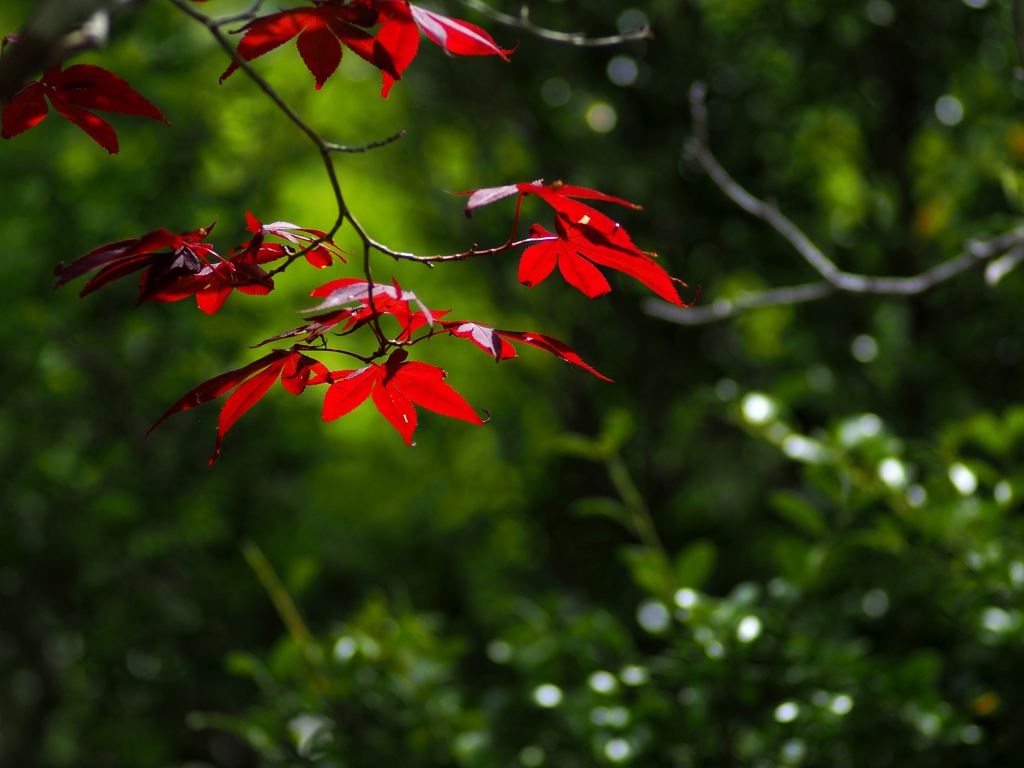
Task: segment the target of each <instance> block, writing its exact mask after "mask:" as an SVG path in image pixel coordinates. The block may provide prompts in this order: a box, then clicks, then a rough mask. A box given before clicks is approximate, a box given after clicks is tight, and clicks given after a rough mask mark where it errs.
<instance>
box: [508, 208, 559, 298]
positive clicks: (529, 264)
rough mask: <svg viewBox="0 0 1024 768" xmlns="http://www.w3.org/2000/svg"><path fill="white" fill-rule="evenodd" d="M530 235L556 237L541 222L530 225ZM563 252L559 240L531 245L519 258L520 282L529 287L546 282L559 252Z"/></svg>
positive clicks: (556, 261)
mask: <svg viewBox="0 0 1024 768" xmlns="http://www.w3.org/2000/svg"><path fill="white" fill-rule="evenodd" d="M530 236H531V237H535V238H540V237H555V235H553V234H552V233H550V232H546V231H545V230H544V228H543V227H541V226H540V225H539V224H534V225H533V226H532V227H530ZM561 252H562V247H561V245H560V244H559V242H558V241H557V240H550V241H547V242H543V243H538V244H537V245H531V246H530V247H529V248H527V249H526V250H525V251H523V256H522V258H521V259H520V260H519V282H520V283H522V284H523V285H525V286H526V287H527V288H532V287H533V286H535V285H539V284H540V283H542V282H544V280H546V279H547V276H548V275H550V274H551V271H552V270H553V269H554V268H555V265H556V264H557V263H558V254H559V253H561Z"/></svg>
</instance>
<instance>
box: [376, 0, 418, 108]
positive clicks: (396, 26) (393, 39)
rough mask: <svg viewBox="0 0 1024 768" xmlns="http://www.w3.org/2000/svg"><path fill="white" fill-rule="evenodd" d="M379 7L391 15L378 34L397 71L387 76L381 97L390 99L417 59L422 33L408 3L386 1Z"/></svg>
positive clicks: (378, 44)
mask: <svg viewBox="0 0 1024 768" xmlns="http://www.w3.org/2000/svg"><path fill="white" fill-rule="evenodd" d="M376 5H377V7H379V8H380V9H381V11H382V12H383V13H387V14H388V19H387V21H385V22H384V24H383V26H381V28H380V30H379V31H378V32H377V42H376V46H378V47H379V48H380V49H381V50H382V51H383V53H384V54H385V55H386V56H387V58H388V59H389V60H390V61H391V64H392V66H393V69H394V71H393V72H388V71H385V72H384V87H383V89H382V90H381V96H383V97H384V98H387V97H388V93H389V92H390V91H391V86H392V85H393V84H394V82H395V80H401V79H402V72H404V71H405V68H406V67H408V66H409V64H411V63H412V60H413V59H414V58H416V51H417V50H418V49H419V45H420V29H419V27H417V26H416V22H415V20H414V19H413V17H412V13H411V11H410V6H409V3H407V2H405V1H404V0H385V1H384V2H378V3H377V4H376Z"/></svg>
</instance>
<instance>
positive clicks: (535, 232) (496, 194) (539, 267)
mask: <svg viewBox="0 0 1024 768" xmlns="http://www.w3.org/2000/svg"><path fill="white" fill-rule="evenodd" d="M463 194H468V195H470V198H469V201H468V202H467V203H466V215H467V216H470V215H472V213H473V211H474V210H476V209H477V208H482V207H483V206H485V205H490V204H491V203H494V202H497V201H498V200H502V199H504V198H506V197H511V196H512V195H518V196H519V198H518V200H517V203H516V220H517V222H518V219H519V205H520V204H521V203H522V199H523V197H524V196H525V195H536V196H537V197H539V198H540V199H541V200H543V201H544V202H546V203H548V204H549V205H550V206H551V207H552V208H554V209H555V232H548V231H547V230H546V229H544V228H543V227H542V226H540V225H539V224H534V225H533V226H532V227H530V238H531V239H532V240H537V244H536V245H531V246H530V247H529V248H527V249H526V251H524V252H523V256H522V258H521V259H520V261H519V282H521V283H522V284H523V285H525V286H527V287H528V288H529V287H532V286H534V285H537V284H538V283H540V282H542V281H543V280H544V279H546V278H547V277H548V275H550V274H551V272H552V271H553V270H554V268H555V265H556V264H557V266H558V269H559V271H560V272H561V273H562V277H564V278H565V279H566V282H568V283H569V284H570V285H572V286H574V287H576V288H578V289H579V290H580V291H582V292H583V293H584V294H586V295H587V296H589V297H590V298H592V299H593V298H596V297H598V296H603V295H604V294H606V293H608V292H609V291H610V290H611V286H609V285H608V281H607V280H606V279H605V277H604V275H602V274H601V271H600V270H599V269H597V267H595V266H594V264H600V265H601V266H604V267H611V268H612V269H617V270H618V271H620V272H625V273H626V274H627V275H630V276H632V277H635V278H636V279H637V280H639V281H640V282H641V283H643V284H644V285H646V286H647V287H648V288H650V289H651V290H652V291H654V292H655V293H656V294H658V295H659V296H661V298H663V299H665V300H666V301H670V302H672V303H673V304H677V305H680V306H682V304H683V302H682V300H681V299H680V298H679V294H678V293H677V292H676V288H675V286H674V285H673V283H680V284H681V285H683V286H684V287H685V286H686V284H685V283H682V282H681V281H680V280H677V279H676V278H673V277H670V276H669V274H668V273H667V272H666V271H665V270H664V269H662V268H661V267H660V266H659V265H658V264H657V263H656V262H655V261H654V259H653V258H652V257H653V256H655V255H656V254H653V253H646V252H644V251H641V250H640V249H639V248H637V247H636V246H635V245H634V244H633V241H632V240H631V239H630V237H629V235H628V234H627V233H626V230H625V229H623V228H622V226H621V225H620V224H619V223H618V222H615V221H612V220H611V219H610V218H608V217H607V216H605V215H604V214H603V213H601V212H600V211H597V210H595V209H594V208H591V207H590V206H589V205H584V204H583V203H581V202H579V201H578V200H576V199H574V198H584V199H590V200H601V201H605V202H610V203H618V204H619V205H625V206H627V207H629V208H634V209H638V210H640V209H641V207H640V206H639V205H634V204H633V203H629V202H626V201H625V200H620V199H619V198H617V197H611V196H610V195H606V194H604V193H602V192H595V191H594V190H592V189H586V188H585V187H574V186H570V185H568V184H563V183H562V182H560V181H556V182H555V183H554V184H550V185H547V186H545V185H544V184H543V183H542V182H540V181H535V182H532V183H528V184H509V185H507V186H503V187H489V188H487V189H478V190H475V191H473V192H465V193H463Z"/></svg>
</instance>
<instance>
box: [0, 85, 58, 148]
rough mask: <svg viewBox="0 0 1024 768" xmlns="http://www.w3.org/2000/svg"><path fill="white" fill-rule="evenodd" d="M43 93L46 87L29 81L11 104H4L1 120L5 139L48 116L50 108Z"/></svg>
mask: <svg viewBox="0 0 1024 768" xmlns="http://www.w3.org/2000/svg"><path fill="white" fill-rule="evenodd" d="M43 93H44V89H43V88H42V86H41V85H39V83H29V84H28V85H26V86H25V87H24V88H22V89H21V90H20V91H19V92H18V95H17V96H15V97H14V99H13V100H12V101H11V103H10V104H6V105H4V110H3V116H2V118H0V120H2V123H3V131H2V134H3V137H4V138H5V139H10V138H12V137H13V136H17V135H18V134H19V133H23V132H24V131H27V130H28V129H29V128H31V127H32V126H34V125H38V124H39V123H40V122H41V121H42V119H43V118H44V117H46V113H47V112H49V108H48V107H47V106H46V99H45V98H44V97H43Z"/></svg>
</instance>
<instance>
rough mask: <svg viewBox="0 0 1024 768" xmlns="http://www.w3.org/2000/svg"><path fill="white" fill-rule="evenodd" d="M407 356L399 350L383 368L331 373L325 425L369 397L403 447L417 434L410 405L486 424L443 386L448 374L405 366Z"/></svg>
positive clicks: (423, 365) (424, 366)
mask: <svg viewBox="0 0 1024 768" xmlns="http://www.w3.org/2000/svg"><path fill="white" fill-rule="evenodd" d="M408 356H409V353H408V352H406V351H405V350H404V349H399V350H396V351H395V352H393V353H392V354H391V356H390V357H389V358H388V359H387V362H385V363H384V364H383V365H377V364H376V363H370V364H369V365H367V366H366V367H365V368H360V369H359V370H348V371H333V372H332V373H331V378H332V379H333V382H332V383H331V386H330V388H329V389H328V390H327V394H326V395H325V396H324V413H323V418H324V421H333V420H334V419H337V418H339V417H341V416H344V415H345V414H346V413H349V412H351V411H352V410H353V409H354V408H356V407H357V406H359V405H361V404H362V403H363V402H365V401H366V398H368V397H371V396H372V398H373V404H374V405H375V406H377V410H378V411H380V412H381V414H382V415H383V416H384V418H386V419H387V420H388V422H389V423H390V424H391V426H393V427H394V428H395V429H397V430H398V432H399V434H401V435H402V439H403V440H405V444H406V445H413V442H412V435H413V432H414V431H415V430H416V409H415V408H414V407H413V403H415V404H416V405H419V406H422V407H423V408H426V409H428V410H431V411H434V412H435V413H440V414H442V415H444V416H451V417H452V418H455V419H462V420H464V421H468V422H470V423H471V424H484V423H485V422H484V421H483V420H482V419H481V418H480V417H479V416H477V415H476V412H475V411H474V410H473V408H472V407H471V406H470V405H469V403H467V402H466V401H465V400H464V399H463V397H462V395H460V394H459V393H458V392H456V391H455V390H454V389H452V388H451V387H450V386H448V385H447V384H445V383H444V379H445V377H446V376H447V374H446V373H445V372H444V371H443V370H442V369H440V368H438V367H437V366H433V365H427V364H426V363H419V362H407V360H406V358H408Z"/></svg>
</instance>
